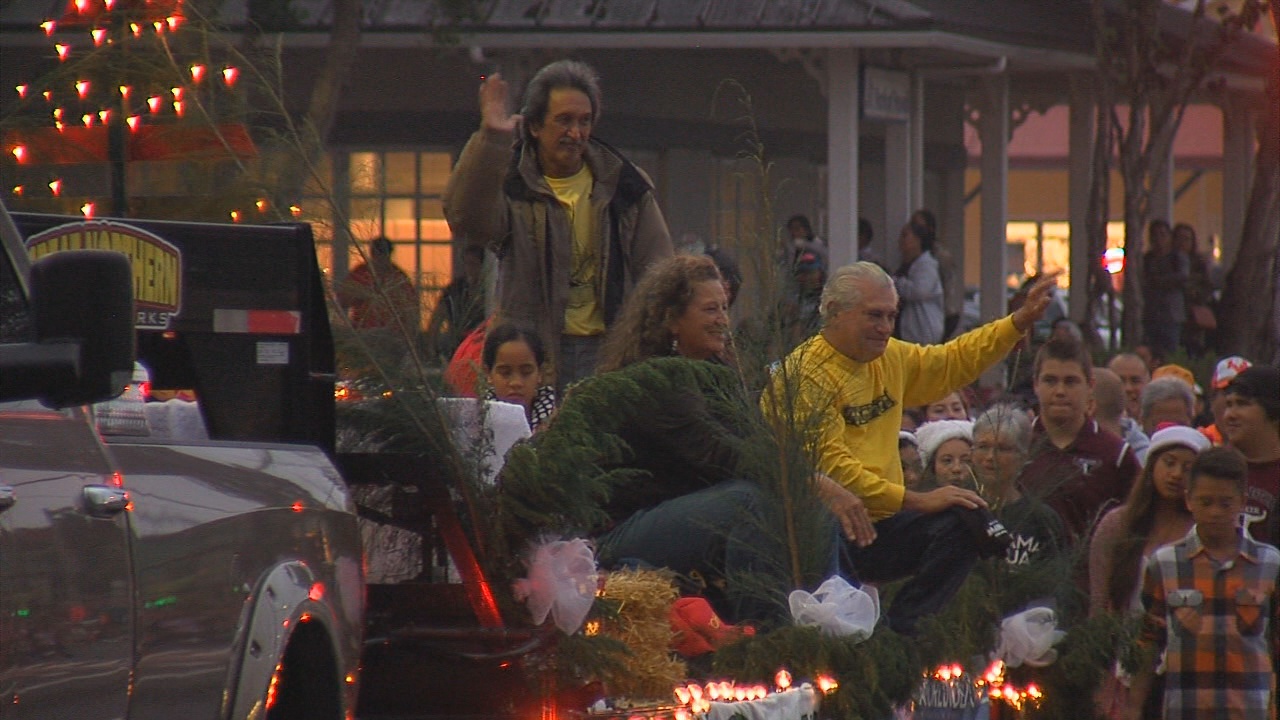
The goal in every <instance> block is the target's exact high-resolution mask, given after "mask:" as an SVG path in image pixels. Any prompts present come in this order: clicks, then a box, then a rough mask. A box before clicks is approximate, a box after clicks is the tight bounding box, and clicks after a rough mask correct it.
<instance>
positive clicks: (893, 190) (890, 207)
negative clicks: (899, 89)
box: [884, 106, 920, 267]
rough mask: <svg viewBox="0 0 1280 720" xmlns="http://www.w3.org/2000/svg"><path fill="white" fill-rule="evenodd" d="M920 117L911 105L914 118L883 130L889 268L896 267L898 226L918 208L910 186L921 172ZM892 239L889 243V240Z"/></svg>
mask: <svg viewBox="0 0 1280 720" xmlns="http://www.w3.org/2000/svg"><path fill="white" fill-rule="evenodd" d="M918 124H919V118H917V117H915V107H914V106H913V107H912V108H911V117H909V118H908V119H906V120H899V121H896V122H895V121H892V120H890V121H889V122H887V123H886V124H885V129H884V238H885V243H886V245H885V247H886V252H885V254H884V256H885V259H886V261H889V267H897V260H898V258H897V255H898V252H897V242H896V241H897V238H898V229H899V228H901V227H902V226H903V224H904V223H906V222H907V218H909V217H911V212H912V211H913V210H914V209H915V205H913V204H912V203H913V202H914V200H913V199H912V192H911V188H912V185H913V184H914V181H915V178H916V177H917V176H919V175H920V168H919V165H918V161H917V157H916V156H915V155H914V154H913V153H912V142H911V139H912V135H914V132H913V129H914V126H915V125H918ZM891 239H892V240H893V242H890V240H891Z"/></svg>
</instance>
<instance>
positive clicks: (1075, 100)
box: [1067, 77, 1101, 323]
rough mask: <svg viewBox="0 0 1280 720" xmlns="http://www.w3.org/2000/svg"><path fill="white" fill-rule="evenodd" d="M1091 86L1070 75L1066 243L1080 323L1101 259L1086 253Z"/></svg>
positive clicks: (1073, 303)
mask: <svg viewBox="0 0 1280 720" xmlns="http://www.w3.org/2000/svg"><path fill="white" fill-rule="evenodd" d="M1093 112H1094V101H1093V89H1092V88H1090V87H1088V85H1087V84H1086V82H1085V80H1084V79H1083V78H1081V77H1072V78H1071V109H1070V129H1069V131H1068V146H1067V155H1068V158H1067V162H1068V169H1067V220H1068V222H1069V223H1070V234H1069V236H1068V237H1069V240H1068V242H1067V244H1068V246H1069V248H1070V253H1071V259H1070V262H1069V266H1070V269H1071V286H1072V287H1071V293H1070V297H1069V303H1070V306H1069V308H1068V314H1069V315H1070V317H1071V319H1072V320H1073V321H1075V322H1077V323H1079V322H1082V321H1083V320H1084V319H1085V318H1084V314H1085V309H1086V307H1087V306H1088V303H1089V297H1088V290H1089V278H1090V276H1091V275H1092V273H1093V270H1094V268H1093V266H1094V265H1096V264H1097V263H1099V262H1101V258H1097V257H1094V256H1093V255H1092V254H1091V253H1090V252H1089V230H1088V217H1089V189H1090V184H1091V182H1092V180H1093Z"/></svg>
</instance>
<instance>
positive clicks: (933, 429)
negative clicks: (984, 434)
mask: <svg viewBox="0 0 1280 720" xmlns="http://www.w3.org/2000/svg"><path fill="white" fill-rule="evenodd" d="M956 438H961V439H964V440H967V441H969V443H970V444H972V443H973V421H972V420H933V421H931V422H927V423H925V424H923V425H921V426H920V427H918V428H916V440H919V441H920V459H922V460H924V466H925V467H929V465H930V464H931V463H932V462H933V454H934V453H935V452H937V451H938V448H939V447H940V446H941V445H942V443H944V442H946V441H948V440H954V439H956Z"/></svg>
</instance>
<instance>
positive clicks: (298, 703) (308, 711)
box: [267, 624, 343, 720]
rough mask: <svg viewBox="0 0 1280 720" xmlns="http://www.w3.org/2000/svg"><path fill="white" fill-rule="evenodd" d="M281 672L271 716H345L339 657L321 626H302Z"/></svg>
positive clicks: (321, 719) (332, 719)
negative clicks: (343, 714)
mask: <svg viewBox="0 0 1280 720" xmlns="http://www.w3.org/2000/svg"><path fill="white" fill-rule="evenodd" d="M278 672H279V679H278V680H277V682H276V685H275V689H274V701H273V702H271V703H270V707H269V708H268V709H267V720H343V717H342V690H341V687H340V684H341V683H340V679H339V677H338V669H337V661H336V660H335V658H334V655H333V650H332V649H331V647H330V645H329V639H328V637H327V636H326V635H325V633H324V631H323V630H322V629H321V628H319V627H317V626H316V625H315V624H311V625H302V626H301V627H299V628H298V630H297V631H296V632H295V633H294V635H293V637H292V638H291V639H290V642H289V649H288V650H286V651H285V655H284V661H283V662H282V663H281V666H280V670H279V671H278Z"/></svg>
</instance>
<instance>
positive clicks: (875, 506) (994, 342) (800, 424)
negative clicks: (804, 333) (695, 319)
mask: <svg viewBox="0 0 1280 720" xmlns="http://www.w3.org/2000/svg"><path fill="white" fill-rule="evenodd" d="M1021 337H1022V333H1020V332H1018V329H1017V328H1016V327H1014V324H1013V319H1012V317H1005V318H1002V319H1000V320H996V321H995V322H991V323H988V324H986V325H983V326H982V327H980V328H976V329H974V330H972V331H970V332H967V333H965V334H964V335H961V336H960V337H957V338H955V339H954V340H952V341H951V342H948V343H946V344H944V345H916V344H913V343H907V342H902V341H900V340H897V339H891V340H890V341H889V345H888V347H887V348H886V349H885V352H884V354H883V355H881V356H880V357H878V358H876V359H875V360H872V361H871V362H868V363H860V362H856V361H854V360H852V359H850V358H849V357H848V356H846V355H843V354H841V353H840V352H839V351H837V350H836V349H835V348H834V347H832V346H831V344H830V343H828V342H827V340H826V338H824V337H822V335H821V334H818V335H815V336H814V337H812V338H810V339H809V340H806V341H805V342H804V343H802V344H801V345H800V346H799V347H797V348H796V349H795V350H794V351H792V353H791V354H790V355H788V356H787V359H786V361H785V362H784V363H783V365H782V367H781V368H780V369H779V370H778V371H777V372H775V373H774V376H773V382H772V386H771V388H770V390H769V391H768V392H765V393H764V397H763V398H761V405H762V407H763V410H764V412H765V414H766V416H767V417H771V418H775V419H776V420H777V421H779V422H784V423H787V424H789V425H790V427H792V428H795V429H797V430H799V431H800V432H802V433H804V435H805V437H806V439H807V440H808V441H809V442H812V443H813V451H814V453H815V456H816V458H817V465H818V470H820V471H821V472H823V473H826V474H827V475H829V476H830V477H831V478H832V479H834V480H835V481H836V482H839V483H840V484H841V485H844V486H845V487H847V488H849V490H850V491H852V492H853V493H854V494H856V495H857V496H858V497H860V498H862V501H863V502H864V503H866V506H867V512H868V513H869V514H870V515H871V519H872V520H880V519H883V518H886V517H889V516H890V515H893V514H895V513H897V512H898V511H899V510H901V509H902V499H903V496H904V495H905V493H906V487H905V486H904V484H903V478H902V464H901V462H900V461H899V459H898V430H899V428H900V427H901V426H902V411H903V408H905V407H914V406H916V405H924V404H926V403H930V402H933V401H935V400H937V399H939V398H941V397H943V396H945V395H947V394H948V393H950V392H953V391H954V390H955V389H956V388H959V387H962V386H964V385H967V384H968V383H971V382H973V381H974V380H976V379H977V378H978V376H979V375H981V374H982V372H983V371H984V370H986V369H987V368H988V367H990V366H991V365H992V364H994V363H996V362H998V361H999V360H1000V359H1001V358H1003V357H1004V356H1005V355H1006V354H1008V352H1009V351H1010V350H1011V349H1013V346H1014V345H1016V344H1017V342H1018V340H1019V339H1020V338H1021ZM775 408H776V409H775Z"/></svg>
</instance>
